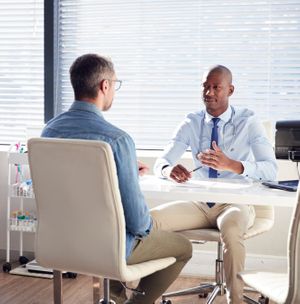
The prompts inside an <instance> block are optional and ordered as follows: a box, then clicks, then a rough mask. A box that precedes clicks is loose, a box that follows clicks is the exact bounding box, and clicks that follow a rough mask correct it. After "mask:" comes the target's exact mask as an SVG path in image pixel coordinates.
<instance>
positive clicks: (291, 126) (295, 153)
mask: <svg viewBox="0 0 300 304" xmlns="http://www.w3.org/2000/svg"><path fill="white" fill-rule="evenodd" d="M275 155H276V158H278V159H290V160H292V161H296V162H298V161H300V120H282V121H277V122H276V133H275Z"/></svg>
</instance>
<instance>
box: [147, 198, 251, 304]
mask: <svg viewBox="0 0 300 304" xmlns="http://www.w3.org/2000/svg"><path fill="white" fill-rule="evenodd" d="M151 215H152V217H153V219H154V225H155V229H161V230H166V231H180V230H187V229H197V228H218V229H219V230H220V233H221V239H222V242H223V252H224V272H225V280H226V286H227V288H228V291H229V292H228V293H227V298H228V303H233V304H240V303H242V291H243V283H242V281H241V280H240V279H238V278H237V273H238V272H240V271H242V270H243V269H244V264H245V247H244V239H243V235H244V233H245V232H246V231H247V229H248V228H249V227H251V226H252V225H253V223H254V219H255V210H254V207H253V206H248V205H229V204H216V205H214V206H213V207H212V208H209V207H208V205H207V204H206V203H202V202H197V201H190V202H186V201H176V202H171V203H166V204H163V205H160V206H158V207H156V208H153V209H152V210H151Z"/></svg>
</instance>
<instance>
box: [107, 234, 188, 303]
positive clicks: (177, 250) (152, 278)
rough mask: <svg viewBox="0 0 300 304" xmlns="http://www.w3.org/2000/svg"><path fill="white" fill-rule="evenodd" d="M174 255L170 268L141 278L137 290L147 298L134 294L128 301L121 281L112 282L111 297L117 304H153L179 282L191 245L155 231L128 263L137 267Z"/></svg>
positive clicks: (146, 238) (135, 251) (181, 237)
mask: <svg viewBox="0 0 300 304" xmlns="http://www.w3.org/2000/svg"><path fill="white" fill-rule="evenodd" d="M170 256H173V257H175V258H176V262H175V263H174V264H172V265H170V266H169V267H167V268H165V269H162V270H160V271H157V272H155V273H153V274H150V275H148V276H146V277H144V278H142V279H141V280H140V282H139V284H138V286H137V287H136V289H138V290H140V291H143V292H145V295H141V294H138V293H132V294H131V297H130V298H129V299H128V300H126V293H125V289H124V288H123V286H122V285H121V283H120V282H118V281H113V280H112V281H111V282H110V283H111V284H110V285H111V288H110V291H111V298H112V299H113V300H114V301H115V302H116V303H117V304H123V303H126V304H153V303H154V302H155V300H156V299H157V298H159V297H160V296H161V295H162V294H163V293H164V292H165V291H166V289H167V288H168V287H169V286H170V285H171V284H172V282H173V281H175V280H176V278H177V277H178V275H179V273H180V272H181V269H182V268H183V266H184V265H185V264H186V263H187V262H188V261H189V259H190V258H191V257H192V245H191V243H190V241H189V240H188V239H186V238H185V237H183V236H181V235H179V234H177V233H174V232H167V231H157V230H155V229H152V231H151V232H150V234H149V235H148V236H147V237H145V238H143V239H142V240H139V241H138V242H137V243H136V245H135V247H134V249H133V251H132V254H131V255H130V257H129V258H128V260H127V263H128V264H129V265H130V264H137V263H141V262H145V261H149V260H153V259H159V258H165V257H170Z"/></svg>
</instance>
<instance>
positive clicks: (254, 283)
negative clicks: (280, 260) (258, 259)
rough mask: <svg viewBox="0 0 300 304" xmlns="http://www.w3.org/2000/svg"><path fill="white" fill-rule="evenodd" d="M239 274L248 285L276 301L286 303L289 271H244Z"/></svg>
mask: <svg viewBox="0 0 300 304" xmlns="http://www.w3.org/2000/svg"><path fill="white" fill-rule="evenodd" d="M238 276H239V277H240V278H241V279H242V280H243V281H244V282H245V284H246V285H248V286H250V287H252V288H254V289H255V290H257V291H258V292H260V293H261V294H263V295H264V296H266V297H268V298H269V299H270V300H272V301H274V302H276V303H285V300H286V298H287V294H288V275H287V273H276V272H263V271H244V272H240V273H239V274H238Z"/></svg>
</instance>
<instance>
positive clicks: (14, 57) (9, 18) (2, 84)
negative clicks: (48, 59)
mask: <svg viewBox="0 0 300 304" xmlns="http://www.w3.org/2000/svg"><path fill="white" fill-rule="evenodd" d="M43 13H44V12H43V1H42V0H31V1H30V0H26V1H22V0H19V1H16V0H10V1H0V41H1V42H0V143H1V144H8V143H14V142H19V141H24V140H25V138H26V129H27V127H30V126H35V125H41V124H42V123H43V113H44V112H43V107H44V99H43V90H44V86H43V73H44V70H43V69H44V67H43Z"/></svg>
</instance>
